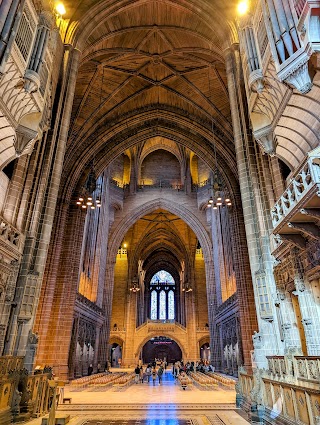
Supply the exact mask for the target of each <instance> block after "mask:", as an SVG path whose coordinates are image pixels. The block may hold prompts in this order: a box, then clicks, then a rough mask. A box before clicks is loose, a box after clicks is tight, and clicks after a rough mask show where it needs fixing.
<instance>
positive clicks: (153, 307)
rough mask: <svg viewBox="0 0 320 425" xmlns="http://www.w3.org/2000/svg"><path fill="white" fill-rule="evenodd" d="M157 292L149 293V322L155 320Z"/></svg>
mask: <svg viewBox="0 0 320 425" xmlns="http://www.w3.org/2000/svg"><path fill="white" fill-rule="evenodd" d="M157 295H158V294H157V292H156V291H152V292H151V315H150V317H151V320H157V307H158V300H157V298H158V297H157Z"/></svg>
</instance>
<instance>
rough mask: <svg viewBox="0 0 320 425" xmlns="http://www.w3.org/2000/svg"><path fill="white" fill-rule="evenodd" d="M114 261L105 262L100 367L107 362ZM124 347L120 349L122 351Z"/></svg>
mask: <svg viewBox="0 0 320 425" xmlns="http://www.w3.org/2000/svg"><path fill="white" fill-rule="evenodd" d="M115 263H116V259H115V258H114V259H113V260H112V261H110V260H109V261H107V262H106V273H105V284H104V292H103V303H102V309H103V310H104V312H105V316H104V323H103V325H102V327H101V331H100V333H101V337H100V341H99V348H98V350H99V352H98V357H99V360H100V361H101V365H102V366H104V365H105V363H106V361H107V360H108V356H109V353H108V342H109V338H110V322H111V313H112V301H113V287H114V267H115ZM123 348H124V347H122V349H123Z"/></svg>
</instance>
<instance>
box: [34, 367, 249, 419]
mask: <svg viewBox="0 0 320 425" xmlns="http://www.w3.org/2000/svg"><path fill="white" fill-rule="evenodd" d="M118 371H119V370H118ZM64 397H70V398H71V404H60V405H59V408H58V411H57V414H58V415H70V422H69V424H70V425H84V424H85V425H247V424H248V422H247V421H246V420H245V419H244V418H243V417H242V416H243V415H242V416H241V415H240V414H239V413H241V412H239V411H237V409H236V407H235V391H233V390H230V389H223V388H219V389H216V390H201V389H199V388H197V387H196V386H194V385H192V386H190V387H188V388H187V389H186V390H185V391H184V390H183V389H182V388H181V386H180V385H179V383H178V382H177V381H175V379H174V378H173V376H172V373H171V371H169V370H167V371H166V372H165V373H164V375H163V380H162V383H161V385H159V383H158V381H157V383H156V385H153V383H152V382H150V383H143V384H141V383H139V384H133V385H131V386H129V387H126V388H124V389H121V390H120V391H119V389H117V388H109V389H107V390H105V389H104V390H102V389H101V388H99V389H94V388H92V389H91V388H89V389H88V388H84V389H77V390H75V389H74V388H72V387H71V386H67V387H66V388H65V391H64ZM40 423H41V420H39V419H36V420H33V421H30V422H28V425H39V424H40Z"/></svg>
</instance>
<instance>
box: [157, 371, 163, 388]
mask: <svg viewBox="0 0 320 425" xmlns="http://www.w3.org/2000/svg"><path fill="white" fill-rule="evenodd" d="M162 375H163V367H162V366H160V367H159V369H158V378H159V385H161V381H162Z"/></svg>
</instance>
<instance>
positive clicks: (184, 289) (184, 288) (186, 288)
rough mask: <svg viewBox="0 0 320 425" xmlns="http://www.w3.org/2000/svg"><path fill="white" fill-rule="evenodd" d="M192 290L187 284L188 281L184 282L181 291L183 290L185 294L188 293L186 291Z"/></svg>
mask: <svg viewBox="0 0 320 425" xmlns="http://www.w3.org/2000/svg"><path fill="white" fill-rule="evenodd" d="M192 291H193V289H192V288H191V286H190V285H189V282H185V283H184V284H183V285H182V292H185V293H186V294H187V293H188V292H192Z"/></svg>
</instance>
